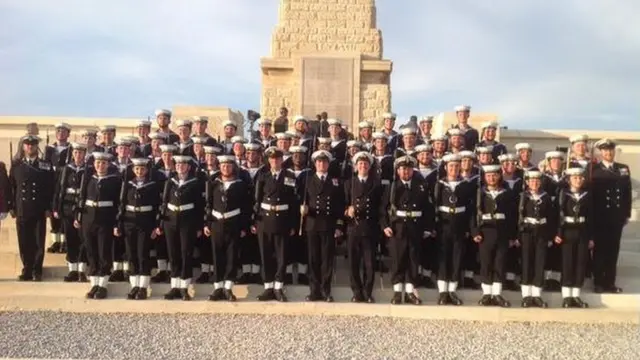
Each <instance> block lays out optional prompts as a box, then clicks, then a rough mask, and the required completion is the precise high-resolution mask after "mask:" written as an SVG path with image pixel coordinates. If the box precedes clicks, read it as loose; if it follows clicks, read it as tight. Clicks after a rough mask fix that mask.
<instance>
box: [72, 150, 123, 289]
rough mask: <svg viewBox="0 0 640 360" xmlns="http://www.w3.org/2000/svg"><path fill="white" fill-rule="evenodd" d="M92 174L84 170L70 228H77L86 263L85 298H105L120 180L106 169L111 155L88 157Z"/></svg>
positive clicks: (114, 172)
mask: <svg viewBox="0 0 640 360" xmlns="http://www.w3.org/2000/svg"><path fill="white" fill-rule="evenodd" d="M92 158H93V160H94V163H93V168H92V170H93V171H89V170H88V169H87V170H85V172H84V175H83V181H82V183H81V187H80V196H79V199H78V204H79V206H78V208H77V211H76V212H77V214H76V220H75V221H74V224H73V226H74V227H75V228H77V229H81V233H82V239H83V241H84V246H85V249H86V251H87V258H88V260H89V269H90V271H89V282H90V283H91V289H90V290H89V292H88V293H87V294H86V297H87V299H104V298H106V297H107V283H108V275H109V273H110V272H111V265H112V261H113V241H114V239H113V228H114V227H115V225H116V214H117V212H118V201H119V198H120V189H121V186H122V178H121V176H120V173H118V171H117V170H116V169H115V168H113V167H112V166H110V160H111V155H110V154H109V153H105V152H95V153H93V154H92Z"/></svg>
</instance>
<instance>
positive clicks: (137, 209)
mask: <svg viewBox="0 0 640 360" xmlns="http://www.w3.org/2000/svg"><path fill="white" fill-rule="evenodd" d="M125 208H126V209H127V211H131V212H150V211H153V206H151V205H145V206H133V205H127V206H125Z"/></svg>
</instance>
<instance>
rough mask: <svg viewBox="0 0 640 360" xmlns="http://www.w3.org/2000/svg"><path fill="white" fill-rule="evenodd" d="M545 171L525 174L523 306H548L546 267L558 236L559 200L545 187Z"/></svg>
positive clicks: (521, 230)
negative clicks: (544, 295)
mask: <svg viewBox="0 0 640 360" xmlns="http://www.w3.org/2000/svg"><path fill="white" fill-rule="evenodd" d="M542 176H543V175H542V173H541V172H540V171H537V170H531V171H527V172H526V173H525V180H526V189H525V190H524V191H523V192H522V193H521V194H520V200H519V205H518V233H519V235H518V242H519V243H520V248H521V249H522V254H521V256H522V276H521V281H520V282H521V285H520V290H521V292H522V303H521V306H522V307H525V308H526V307H539V308H546V307H547V303H546V302H544V300H542V287H543V285H544V267H545V261H546V255H547V247H548V243H549V242H550V241H551V240H552V238H553V236H554V232H555V229H557V227H556V219H557V211H556V210H557V209H556V206H555V201H553V200H552V199H551V196H550V195H549V194H547V193H546V192H545V191H544V190H543V188H542Z"/></svg>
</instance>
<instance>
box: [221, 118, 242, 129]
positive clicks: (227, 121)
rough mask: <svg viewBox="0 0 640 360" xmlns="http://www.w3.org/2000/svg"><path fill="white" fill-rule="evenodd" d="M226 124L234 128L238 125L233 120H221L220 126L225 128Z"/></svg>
mask: <svg viewBox="0 0 640 360" xmlns="http://www.w3.org/2000/svg"><path fill="white" fill-rule="evenodd" d="M227 126H233V127H234V128H236V129H237V128H238V125H236V123H235V122H234V121H233V120H225V121H224V122H222V128H223V129H224V128H226V127H227Z"/></svg>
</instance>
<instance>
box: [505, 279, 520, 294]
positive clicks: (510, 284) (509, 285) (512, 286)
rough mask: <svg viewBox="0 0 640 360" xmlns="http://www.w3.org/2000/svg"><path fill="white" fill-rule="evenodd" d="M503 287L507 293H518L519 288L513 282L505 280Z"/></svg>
mask: <svg viewBox="0 0 640 360" xmlns="http://www.w3.org/2000/svg"><path fill="white" fill-rule="evenodd" d="M503 286H504V289H505V290H507V291H520V286H518V284H516V282H515V280H505V282H504V285H503Z"/></svg>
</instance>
